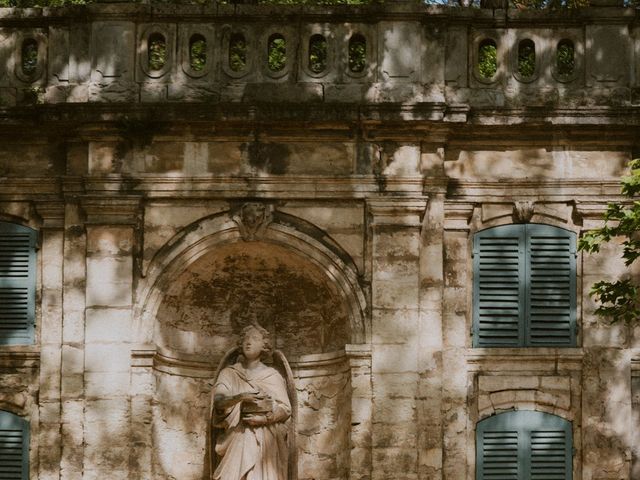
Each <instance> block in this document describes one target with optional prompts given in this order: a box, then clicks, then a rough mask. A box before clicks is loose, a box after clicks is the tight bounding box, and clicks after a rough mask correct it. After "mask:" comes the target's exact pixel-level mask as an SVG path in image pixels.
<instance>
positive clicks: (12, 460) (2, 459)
mask: <svg viewBox="0 0 640 480" xmlns="http://www.w3.org/2000/svg"><path fill="white" fill-rule="evenodd" d="M0 472H1V475H2V477H1V478H8V479H12V480H28V478H29V422H28V421H27V420H25V419H24V418H22V417H19V416H18V415H14V414H13V413H11V412H5V411H3V410H0Z"/></svg>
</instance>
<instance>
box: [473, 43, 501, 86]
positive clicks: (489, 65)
mask: <svg viewBox="0 0 640 480" xmlns="http://www.w3.org/2000/svg"><path fill="white" fill-rule="evenodd" d="M477 68H478V73H479V74H480V76H481V77H482V78H484V79H486V80H489V79H491V78H493V76H494V75H495V74H496V72H497V71H498V47H497V45H496V42H495V41H494V40H492V39H491V38H485V39H484V40H482V41H481V42H480V44H479V45H478V65H477Z"/></svg>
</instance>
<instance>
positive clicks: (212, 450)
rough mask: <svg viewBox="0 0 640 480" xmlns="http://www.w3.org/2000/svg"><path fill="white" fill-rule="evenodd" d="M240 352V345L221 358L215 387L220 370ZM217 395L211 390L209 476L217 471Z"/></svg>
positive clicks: (211, 476) (233, 360) (208, 429)
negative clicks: (215, 406) (215, 411)
mask: <svg viewBox="0 0 640 480" xmlns="http://www.w3.org/2000/svg"><path fill="white" fill-rule="evenodd" d="M239 353H240V347H233V348H232V349H231V350H229V351H227V353H225V354H224V356H223V357H222V360H220V363H219V364H218V368H217V369H216V374H215V375H214V377H213V385H214V387H215V384H216V382H217V381H218V377H219V376H220V372H221V371H222V369H223V368H225V367H227V366H228V365H231V364H232V363H234V362H235V360H236V358H237V357H238V355H239ZM214 395H215V390H212V391H211V406H210V407H209V424H208V428H207V437H208V444H209V448H207V452H208V454H209V478H213V472H215V471H216V454H215V446H216V437H217V433H218V432H217V430H218V429H216V428H214V427H213V417H214V411H213V396H214Z"/></svg>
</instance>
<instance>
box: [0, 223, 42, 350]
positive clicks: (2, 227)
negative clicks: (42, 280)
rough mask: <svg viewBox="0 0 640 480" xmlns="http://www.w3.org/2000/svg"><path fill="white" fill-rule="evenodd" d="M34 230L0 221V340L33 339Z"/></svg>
mask: <svg viewBox="0 0 640 480" xmlns="http://www.w3.org/2000/svg"><path fill="white" fill-rule="evenodd" d="M35 249H36V232H35V231H34V230H32V229H30V228H28V227H23V226H21V225H16V224H12V223H3V222H0V344H4V345H6V344H19V343H23V344H24V343H33V338H34V336H33V332H34V320H35V294H36V279H35V273H36V267H35Z"/></svg>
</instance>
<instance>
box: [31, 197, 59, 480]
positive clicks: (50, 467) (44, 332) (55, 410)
mask: <svg viewBox="0 0 640 480" xmlns="http://www.w3.org/2000/svg"><path fill="white" fill-rule="evenodd" d="M36 210H37V212H38V215H39V216H40V217H41V219H42V228H41V238H40V240H41V247H40V252H39V262H38V266H39V270H40V272H39V278H40V285H39V287H40V289H39V290H40V292H41V293H40V295H41V310H40V315H39V319H40V328H39V332H40V358H41V360H40V389H39V400H40V401H39V405H40V411H39V430H38V435H39V442H38V443H39V445H40V448H39V455H38V456H39V459H38V460H39V462H38V463H39V473H38V478H40V479H43V480H50V479H51V480H53V479H58V478H59V475H60V453H61V450H60V445H61V443H62V442H61V441H60V399H61V397H60V365H61V361H62V356H61V343H62V298H63V295H62V288H63V285H62V283H63V281H62V275H63V264H62V254H63V249H64V231H63V228H64V205H62V204H61V203H58V202H46V203H40V204H37V205H36ZM36 331H38V328H36Z"/></svg>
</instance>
